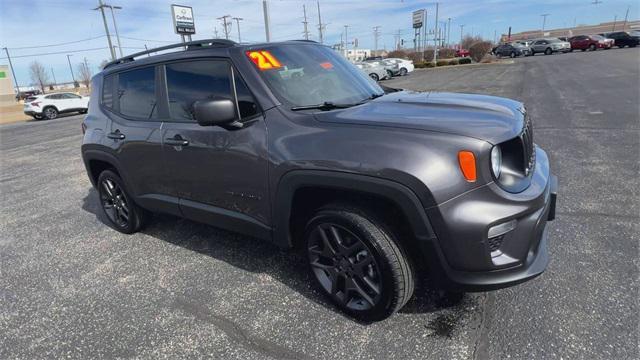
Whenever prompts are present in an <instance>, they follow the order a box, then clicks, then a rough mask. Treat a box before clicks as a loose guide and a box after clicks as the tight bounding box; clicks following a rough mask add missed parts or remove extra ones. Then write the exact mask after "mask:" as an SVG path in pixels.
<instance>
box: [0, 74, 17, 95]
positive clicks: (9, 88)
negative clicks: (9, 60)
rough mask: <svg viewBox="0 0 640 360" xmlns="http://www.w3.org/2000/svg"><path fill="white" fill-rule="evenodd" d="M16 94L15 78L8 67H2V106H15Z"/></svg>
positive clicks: (0, 90)
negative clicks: (14, 87)
mask: <svg viewBox="0 0 640 360" xmlns="http://www.w3.org/2000/svg"><path fill="white" fill-rule="evenodd" d="M15 101H16V92H15V90H14V89H13V77H12V76H11V70H10V69H9V66H8V65H0V105H9V104H14V103H15Z"/></svg>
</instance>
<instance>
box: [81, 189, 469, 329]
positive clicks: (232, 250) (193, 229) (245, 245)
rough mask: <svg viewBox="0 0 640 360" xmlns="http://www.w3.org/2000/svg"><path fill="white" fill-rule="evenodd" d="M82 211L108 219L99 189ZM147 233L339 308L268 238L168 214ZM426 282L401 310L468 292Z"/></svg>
mask: <svg viewBox="0 0 640 360" xmlns="http://www.w3.org/2000/svg"><path fill="white" fill-rule="evenodd" d="M82 209H83V210H84V211H87V212H89V213H91V214H94V215H95V216H96V218H97V219H98V220H100V221H101V222H102V223H104V224H107V223H108V219H107V217H106V215H105V214H104V213H103V211H102V209H101V208H100V205H99V198H98V193H97V191H96V190H95V189H94V188H91V189H90V190H89V191H88V193H87V195H86V196H85V197H84V199H83V204H82ZM141 232H142V233H143V234H145V235H148V236H152V237H154V238H156V239H159V240H162V241H165V242H167V243H171V244H173V245H177V246H180V247H182V248H185V249H188V250H191V251H195V252H198V253H200V254H204V255H207V256H210V257H212V258H215V259H217V260H219V261H224V262H225V263H227V264H229V265H232V266H234V267H237V268H239V269H242V270H245V271H249V272H252V273H259V274H266V275H268V276H270V277H271V278H273V279H275V280H277V281H279V282H280V283H282V284H284V285H286V286H287V287H289V288H291V289H292V290H294V291H296V292H298V293H299V294H301V295H303V296H305V297H306V298H308V299H309V300H312V301H314V302H316V303H318V304H321V305H322V306H324V307H326V308H328V309H331V310H332V311H338V310H337V309H336V308H335V307H334V306H333V304H331V303H330V302H329V301H328V300H327V299H326V298H325V296H324V295H323V294H322V293H320V291H319V289H317V288H316V286H315V284H314V283H313V281H312V280H313V279H312V278H311V276H310V275H309V273H308V271H307V270H306V269H307V267H306V263H305V260H304V256H303V254H301V253H300V252H299V251H296V250H283V249H280V248H279V247H277V246H275V245H273V244H271V243H269V242H267V241H263V240H260V239H254V238H251V237H248V236H245V235H241V234H237V233H233V232H229V231H226V230H222V229H218V228H216V227H213V226H209V225H205V224H200V223H196V222H193V221H190V220H186V219H182V218H178V217H175V216H172V215H165V214H154V215H153V216H152V217H151V219H149V222H148V224H147V226H146V227H145V228H144V229H143V230H142V231H141ZM424 284H428V279H426V281H425V280H423V281H420V282H419V284H417V286H416V291H415V292H414V295H413V297H412V298H411V300H409V302H408V303H407V304H406V305H405V306H404V307H403V308H402V309H401V310H400V312H401V313H431V312H437V311H441V310H445V309H448V308H452V307H457V306H459V305H460V304H461V303H462V301H463V297H464V295H463V294H449V293H445V292H443V291H439V290H434V289H429V288H428V287H427V286H425V285H424ZM349 319H351V320H354V319H352V318H349ZM354 321H356V320H354ZM358 322H360V321H358ZM360 323H361V324H366V323H363V322H360Z"/></svg>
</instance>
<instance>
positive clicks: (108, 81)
mask: <svg viewBox="0 0 640 360" xmlns="http://www.w3.org/2000/svg"><path fill="white" fill-rule="evenodd" d="M113 78H114V77H113V75H109V76H105V78H104V82H103V83H102V105H103V106H106V107H107V108H109V109H113Z"/></svg>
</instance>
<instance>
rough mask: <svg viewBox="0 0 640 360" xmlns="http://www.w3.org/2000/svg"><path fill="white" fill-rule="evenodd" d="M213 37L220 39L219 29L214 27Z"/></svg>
mask: <svg viewBox="0 0 640 360" xmlns="http://www.w3.org/2000/svg"><path fill="white" fill-rule="evenodd" d="M213 36H214V38H215V39H218V27H217V26H214V27H213Z"/></svg>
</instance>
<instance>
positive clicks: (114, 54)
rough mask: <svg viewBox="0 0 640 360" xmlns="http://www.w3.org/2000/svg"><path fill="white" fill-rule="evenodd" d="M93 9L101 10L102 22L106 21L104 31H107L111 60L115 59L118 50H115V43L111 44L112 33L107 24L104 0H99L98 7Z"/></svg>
mask: <svg viewBox="0 0 640 360" xmlns="http://www.w3.org/2000/svg"><path fill="white" fill-rule="evenodd" d="M93 10H100V13H101V14H102V22H103V23H104V32H105V33H107V42H108V43H109V52H110V53H111V60H115V59H116V52H115V51H114V50H113V44H111V35H109V26H108V25H107V17H106V16H105V15H104V4H103V3H102V0H98V7H97V8H95V9H93Z"/></svg>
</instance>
